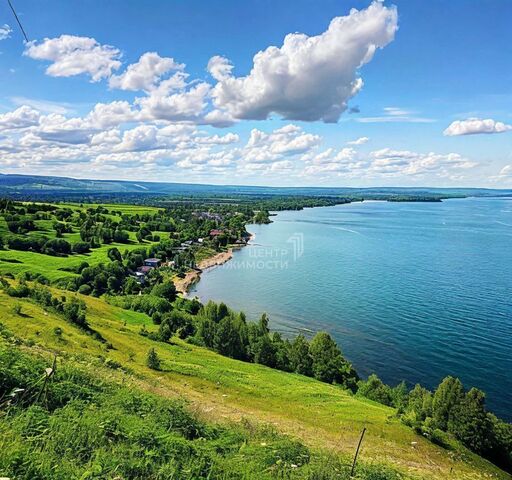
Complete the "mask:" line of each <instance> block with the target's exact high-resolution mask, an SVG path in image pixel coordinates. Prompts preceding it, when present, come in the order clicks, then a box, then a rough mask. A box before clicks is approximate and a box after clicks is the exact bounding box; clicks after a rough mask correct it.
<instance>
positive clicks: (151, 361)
mask: <svg viewBox="0 0 512 480" xmlns="http://www.w3.org/2000/svg"><path fill="white" fill-rule="evenodd" d="M146 365H147V366H148V367H149V368H151V370H160V366H161V362H160V357H159V356H158V354H157V353H156V351H155V349H154V348H150V349H149V351H148V354H147V357H146Z"/></svg>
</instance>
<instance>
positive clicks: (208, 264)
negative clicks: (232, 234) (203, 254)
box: [173, 248, 233, 295]
mask: <svg viewBox="0 0 512 480" xmlns="http://www.w3.org/2000/svg"><path fill="white" fill-rule="evenodd" d="M231 258H233V248H229V249H228V250H227V251H226V252H219V253H217V254H215V255H213V257H209V258H205V259H204V260H201V261H200V262H199V263H198V264H197V267H196V268H195V269H194V270H190V271H189V272H187V273H186V274H185V277H183V278H179V277H175V278H174V279H173V282H174V285H175V286H176V290H177V291H178V293H181V294H182V295H187V293H188V290H189V289H190V287H191V286H192V285H194V283H196V282H198V281H199V279H200V278H201V273H203V272H204V271H205V270H207V269H209V268H213V267H217V266H219V265H222V264H224V263H226V262H227V261H229V260H231Z"/></svg>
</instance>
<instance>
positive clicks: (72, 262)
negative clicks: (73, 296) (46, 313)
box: [0, 203, 169, 283]
mask: <svg viewBox="0 0 512 480" xmlns="http://www.w3.org/2000/svg"><path fill="white" fill-rule="evenodd" d="M55 206H58V207H65V208H70V209H71V210H74V211H76V212H79V211H83V210H85V209H88V208H96V207H98V206H99V204H84V205H81V204H78V203H65V204H58V205H55ZM101 206H102V207H105V208H107V209H108V210H109V211H116V212H119V211H120V212H122V213H123V214H127V215H135V214H139V215H143V214H145V213H149V214H151V213H156V212H158V211H159V209H158V208H155V207H145V206H138V205H111V204H102V205H101ZM106 217H108V218H110V219H112V220H114V221H118V220H119V219H120V217H118V216H117V215H113V214H107V215H106ZM52 223H53V221H52V220H36V221H35V224H36V226H37V230H35V231H32V232H29V233H28V234H26V235H28V236H31V237H47V238H56V232H55V230H54V229H53V228H52ZM154 233H155V234H157V235H158V234H160V235H161V237H162V238H165V237H166V236H168V235H169V234H168V233H166V232H157V231H155V232H154ZM7 234H9V231H8V229H7V223H6V221H5V219H4V218H3V217H0V236H1V235H7ZM129 235H130V243H115V242H113V243H110V244H108V245H106V244H102V245H101V246H100V247H98V248H94V249H92V250H91V252H90V253H87V254H83V255H78V254H73V255H69V256H67V257H62V256H60V257H59V256H52V255H44V254H41V253H35V252H27V251H20V250H8V249H6V250H0V275H1V274H5V273H12V274H14V275H18V274H19V273H23V272H30V273H32V274H41V275H44V276H45V277H46V278H48V280H50V282H52V283H54V282H56V281H58V280H60V279H63V278H67V277H70V276H73V275H74V274H73V273H71V272H69V271H66V270H69V269H72V268H75V267H77V266H78V265H80V264H81V263H82V262H87V263H89V265H91V266H93V265H97V264H99V263H102V262H105V261H107V260H108V257H107V251H108V250H109V249H110V248H113V247H116V248H117V249H119V251H120V252H124V251H126V250H134V249H137V248H141V247H145V248H147V247H149V246H151V245H152V244H155V243H157V242H149V241H145V242H144V243H139V242H137V240H136V238H135V233H134V232H129ZM62 238H63V239H64V240H67V241H68V242H70V243H75V242H78V241H80V232H79V230H78V229H77V228H76V227H73V232H72V233H64V234H63V236H62ZM64 269H66V270H64Z"/></svg>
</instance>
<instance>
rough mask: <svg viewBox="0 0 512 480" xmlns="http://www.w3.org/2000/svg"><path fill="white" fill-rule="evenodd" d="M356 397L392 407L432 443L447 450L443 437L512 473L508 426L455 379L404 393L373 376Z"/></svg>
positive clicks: (481, 396) (404, 389)
mask: <svg viewBox="0 0 512 480" xmlns="http://www.w3.org/2000/svg"><path fill="white" fill-rule="evenodd" d="M357 393H358V395H362V396H365V397H367V398H369V399H371V400H374V401H376V402H379V403H382V404H384V405H389V406H393V407H395V408H397V409H398V413H399V415H400V417H401V419H402V420H403V422H404V423H406V424H407V425H409V426H411V427H413V428H414V429H415V430H416V431H418V432H419V433H422V434H423V435H425V436H427V437H428V438H430V439H431V440H432V441H433V442H435V443H438V444H440V445H443V446H448V444H449V437H447V435H446V434H447V433H448V434H451V435H453V436H454V437H455V438H456V439H457V440H460V441H461V442H462V443H463V444H464V445H465V446H466V447H468V448H469V449H470V450H472V451H474V452H475V453H478V454H479V455H482V456H484V457H486V458H488V459H489V460H491V461H492V462H494V463H496V464H497V465H499V466H501V467H502V468H504V469H506V470H508V471H511V470H512V425H511V424H510V423H506V422H504V421H502V420H500V419H498V418H497V417H496V416H495V415H493V414H492V413H490V412H488V411H487V409H486V406H485V394H484V393H483V392H482V391H481V390H478V389H477V388H471V389H470V390H469V391H465V389H464V386H463V385H462V382H461V381H460V380H459V379H458V378H454V377H451V376H448V377H446V378H445V379H444V380H443V381H442V382H441V383H440V384H439V386H438V387H437V388H436V390H435V391H434V392H431V391H429V390H427V389H426V388H424V387H422V386H421V385H416V386H415V387H414V388H413V389H412V390H410V391H408V389H407V387H406V385H405V383H403V382H402V383H401V384H399V385H398V386H396V387H394V388H391V387H389V386H388V385H385V384H384V383H383V382H382V381H381V380H380V379H379V378H378V377H377V375H375V374H373V375H370V376H369V377H368V379H367V380H366V381H361V382H359V384H358V392H357Z"/></svg>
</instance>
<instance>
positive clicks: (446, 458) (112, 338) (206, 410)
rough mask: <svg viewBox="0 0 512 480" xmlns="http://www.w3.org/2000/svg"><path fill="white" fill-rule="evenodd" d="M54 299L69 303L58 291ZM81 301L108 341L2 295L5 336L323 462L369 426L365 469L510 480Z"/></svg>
mask: <svg viewBox="0 0 512 480" xmlns="http://www.w3.org/2000/svg"><path fill="white" fill-rule="evenodd" d="M54 293H55V294H59V295H61V294H63V292H61V291H57V290H54ZM65 295H70V294H69V293H67V294H65ZM79 297H81V299H82V300H83V301H84V302H85V303H86V305H87V320H88V323H89V325H90V327H91V329H92V330H94V331H96V332H97V333H98V334H99V335H101V337H103V340H99V339H98V336H94V335H90V334H87V333H86V332H84V331H83V330H81V329H79V328H77V327H76V326H74V325H72V324H70V323H68V322H66V321H65V320H64V319H63V318H62V317H61V316H59V315H56V314H55V313H52V312H50V311H44V310H43V309H42V308H41V307H40V306H38V305H36V304H34V303H33V302H32V301H30V300H28V299H14V298H12V297H10V296H8V295H6V294H5V293H3V292H2V293H0V318H1V322H2V329H3V335H4V337H8V338H9V342H10V343H11V344H17V345H18V346H17V347H16V348H17V349H19V350H23V351H28V352H31V351H37V352H52V353H57V354H58V355H59V358H60V359H65V360H59V361H65V362H71V363H73V364H75V363H79V364H80V365H87V369H89V370H90V369H93V370H94V371H97V372H98V374H99V372H103V373H101V375H104V372H105V371H106V372H109V373H108V374H109V377H110V378H111V379H112V381H115V382H123V383H128V384H129V385H132V386H136V387H137V388H138V389H141V390H145V391H147V392H152V393H155V394H158V395H159V396H161V397H164V398H172V399H184V400H186V401H187V402H188V404H189V409H190V410H191V411H194V412H196V413H197V414H198V415H199V417H200V418H201V419H202V421H206V422H208V423H211V422H215V423H222V424H228V425H230V424H231V422H233V421H235V422H236V423H237V424H239V423H240V420H242V419H249V420H250V421H251V422H253V423H257V424H261V425H271V426H272V427H274V428H275V429H276V430H277V431H279V432H281V433H284V434H288V435H290V436H291V437H293V438H297V439H300V440H301V441H302V442H303V443H304V444H306V445H307V446H309V447H310V448H312V449H313V450H312V451H313V452H316V453H315V455H319V457H318V458H320V457H321V456H322V455H321V453H320V452H325V451H326V450H329V451H334V452H337V453H339V454H340V455H341V456H342V458H344V459H345V461H348V460H347V459H348V457H349V456H350V455H352V454H353V452H354V449H355V446H356V444H357V440H358V437H359V434H360V432H361V429H362V428H363V427H366V428H367V434H366V436H365V439H364V442H363V447H362V450H361V461H363V462H364V463H365V464H368V463H369V464H385V465H387V466H389V467H392V468H393V469H395V470H396V471H398V472H400V473H401V474H404V475H405V474H407V475H408V476H411V478H426V479H430V478H431V479H437V478H439V479H441V478H443V479H444V478H457V479H463V478H467V479H477V478H482V479H483V478H501V479H507V478H510V476H509V475H507V474H505V473H504V472H502V471H500V470H499V469H498V468H496V467H494V466H493V465H491V464H490V463H489V462H487V461H485V460H483V459H481V458H480V457H478V456H476V455H474V454H472V453H470V452H469V451H467V450H466V449H464V448H463V447H460V446H458V445H453V447H452V448H451V449H443V448H440V447H437V446H436V445H434V444H432V443H431V442H429V441H427V440H426V439H424V438H422V437H421V436H419V435H417V434H415V433H414V432H413V431H412V430H411V429H410V428H408V427H406V426H405V425H403V424H402V423H401V422H400V421H399V420H398V419H397V418H396V417H395V412H394V410H393V409H391V408H388V407H385V406H382V405H380V404H377V403H374V402H371V401H369V400H365V399H361V398H359V397H355V396H353V395H352V394H350V393H348V392H346V391H344V390H342V389H341V388H339V387H336V386H332V385H328V384H325V383H321V382H319V381H317V380H314V379H311V378H308V377H304V376H301V375H297V374H290V373H284V372H280V371H277V370H274V369H270V368H267V367H264V366H261V365H255V364H250V363H245V362H240V361H237V360H233V359H229V358H226V357H223V356H220V355H218V354H216V353H214V352H212V351H210V350H207V349H204V348H201V347H197V346H194V345H190V344H188V343H185V342H183V341H182V340H179V339H176V338H174V339H173V340H172V342H171V343H170V344H165V343H162V342H154V341H152V340H150V339H149V338H148V337H144V336H141V335H140V334H139V331H140V328H141V325H146V328H147V329H148V330H150V331H151V330H152V329H154V328H155V327H154V326H153V325H152V324H151V320H150V319H149V317H147V316H146V315H144V314H141V313H136V312H131V311H126V310H122V309H119V308H117V307H113V306H111V305H108V304H107V303H105V302H104V301H103V300H101V299H97V298H92V297H86V296H79ZM6 331H8V332H10V333H11V334H12V336H10V335H9V334H7V333H6ZM4 343H5V340H4ZM2 348H4V347H2ZM150 348H155V350H156V352H157V353H158V355H159V357H160V358H161V360H162V367H161V371H153V370H150V369H149V368H148V367H147V366H146V353H147V352H148V350H149V349H150ZM48 362H50V360H48ZM50 363H51V362H50ZM261 443H265V442H261ZM0 458H1V457H0ZM340 461H341V460H340ZM342 463H343V462H342ZM308 468H309V467H308ZM345 473H346V472H345ZM0 474H1V475H4V474H5V475H7V476H9V472H0ZM342 474H343V475H345V474H344V473H340V476H338V477H336V476H323V477H322V476H307V475H306V474H304V475H306V476H304V477H286V476H284V477H283V476H282V477H276V478H346V477H344V476H341V475H342ZM308 475H309V473H308ZM386 475H387V474H386ZM14 478H17V477H14ZM20 478H26V477H20ZM31 478H36V477H31ZM84 478H111V477H109V476H105V477H101V476H98V477H84ZM112 478H113V477H112ZM122 478H123V477H122ZM154 478H160V477H154ZM162 478H167V477H162ZM177 478H181V477H177ZM184 478H195V477H193V476H190V477H184ZM215 478H217V477H215ZM218 478H265V477H263V476H257V477H254V476H252V477H250V476H249V477H248V476H243V475H240V476H233V477H229V476H226V477H218ZM361 478H393V477H387V476H375V477H361ZM404 478H405V477H404Z"/></svg>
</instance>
